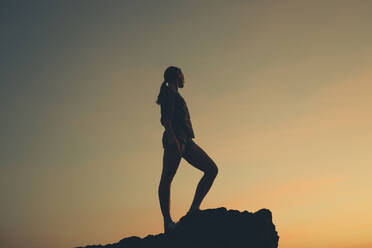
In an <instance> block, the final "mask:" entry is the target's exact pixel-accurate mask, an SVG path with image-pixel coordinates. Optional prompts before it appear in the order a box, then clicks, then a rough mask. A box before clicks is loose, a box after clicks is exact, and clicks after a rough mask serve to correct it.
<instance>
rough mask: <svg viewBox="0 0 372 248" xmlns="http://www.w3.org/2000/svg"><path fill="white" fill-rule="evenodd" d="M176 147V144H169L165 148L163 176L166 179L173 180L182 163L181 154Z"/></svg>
mask: <svg viewBox="0 0 372 248" xmlns="http://www.w3.org/2000/svg"><path fill="white" fill-rule="evenodd" d="M176 149H177V147H175V146H168V147H167V148H166V149H164V155H163V170H162V175H161V176H162V178H163V179H165V180H170V181H172V179H173V177H174V175H175V174H176V172H177V169H178V166H179V164H180V161H181V156H180V155H179V154H178V152H177V150H176Z"/></svg>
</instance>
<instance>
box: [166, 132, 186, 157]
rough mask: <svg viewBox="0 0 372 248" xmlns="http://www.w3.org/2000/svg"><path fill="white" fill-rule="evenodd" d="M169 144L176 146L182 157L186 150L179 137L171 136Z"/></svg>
mask: <svg viewBox="0 0 372 248" xmlns="http://www.w3.org/2000/svg"><path fill="white" fill-rule="evenodd" d="M168 142H169V144H175V145H176V146H177V151H178V153H179V154H180V155H181V156H182V154H183V152H184V150H185V144H183V143H181V142H180V141H179V140H178V139H177V137H175V136H174V137H173V138H172V137H171V136H169V140H168Z"/></svg>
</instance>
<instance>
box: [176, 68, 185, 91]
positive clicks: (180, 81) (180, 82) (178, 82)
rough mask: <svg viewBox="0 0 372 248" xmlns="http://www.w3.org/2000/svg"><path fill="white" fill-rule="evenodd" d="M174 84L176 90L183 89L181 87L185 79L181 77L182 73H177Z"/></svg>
mask: <svg viewBox="0 0 372 248" xmlns="http://www.w3.org/2000/svg"><path fill="white" fill-rule="evenodd" d="M176 83H177V86H178V88H183V86H184V85H185V78H184V77H183V73H182V72H181V71H180V72H179V73H177V79H176Z"/></svg>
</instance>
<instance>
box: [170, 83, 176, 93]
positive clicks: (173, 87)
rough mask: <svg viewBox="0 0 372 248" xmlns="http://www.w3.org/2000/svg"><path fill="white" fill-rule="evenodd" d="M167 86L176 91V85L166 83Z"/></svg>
mask: <svg viewBox="0 0 372 248" xmlns="http://www.w3.org/2000/svg"><path fill="white" fill-rule="evenodd" d="M168 87H169V88H170V89H171V90H173V91H174V92H178V87H177V86H176V85H175V84H170V83H168Z"/></svg>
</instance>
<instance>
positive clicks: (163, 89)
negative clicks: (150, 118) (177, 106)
mask: <svg viewBox="0 0 372 248" xmlns="http://www.w3.org/2000/svg"><path fill="white" fill-rule="evenodd" d="M166 88H167V83H166V82H165V81H163V83H162V84H161V86H160V92H159V95H158V99H157V100H156V103H157V104H159V105H160V104H161V103H162V101H163V99H164V96H165V94H166V90H167V89H166Z"/></svg>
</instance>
